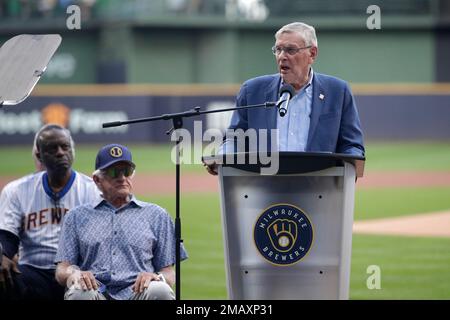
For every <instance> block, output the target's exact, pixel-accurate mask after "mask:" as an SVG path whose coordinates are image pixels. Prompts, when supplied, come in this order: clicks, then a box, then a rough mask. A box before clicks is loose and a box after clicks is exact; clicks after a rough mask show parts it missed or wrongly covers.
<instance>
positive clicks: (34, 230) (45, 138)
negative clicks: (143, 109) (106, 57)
mask: <svg viewBox="0 0 450 320" xmlns="http://www.w3.org/2000/svg"><path fill="white" fill-rule="evenodd" d="M36 149H37V152H36V155H37V157H38V159H39V160H40V161H41V162H42V164H43V166H44V167H45V171H41V172H37V173H34V174H31V175H28V176H25V177H23V178H21V179H19V180H16V181H14V182H13V184H12V186H11V187H9V188H8V189H7V190H3V191H2V194H1V195H0V243H1V244H2V247H3V256H2V268H1V271H2V273H1V276H0V286H2V287H3V288H6V289H7V290H8V294H7V295H6V296H7V297H12V296H16V297H17V298H19V299H62V298H63V294H64V289H63V288H61V287H60V286H59V285H58V283H57V282H56V281H55V280H54V277H55V265H54V258H55V254H56V250H57V246H58V239H59V233H60V229H61V224H62V218H63V216H64V215H65V214H66V213H67V211H69V209H71V208H73V207H75V206H77V205H80V204H84V203H88V202H90V201H94V199H96V198H97V197H98V196H99V193H98V191H97V188H96V187H95V184H94V183H93V181H92V179H91V178H89V177H87V176H85V175H83V174H81V173H78V172H75V171H74V170H72V163H73V158H74V145H73V140H72V137H71V135H70V132H69V131H68V130H67V129H65V128H63V127H61V126H58V125H46V126H44V127H43V128H41V130H40V131H39V132H38V133H37V136H36ZM19 246H20V254H19V257H20V258H19V265H18V268H15V266H14V263H12V261H11V259H12V258H13V257H14V255H15V254H16V253H17V252H18V250H19Z"/></svg>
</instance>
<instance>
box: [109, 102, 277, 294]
mask: <svg viewBox="0 0 450 320" xmlns="http://www.w3.org/2000/svg"><path fill="white" fill-rule="evenodd" d="M280 103H281V102H265V103H261V104H254V105H249V106H241V107H233V108H225V109H216V110H209V111H201V110H200V109H201V108H200V107H194V108H193V109H191V110H188V111H184V112H178V113H170V114H163V115H161V116H156V117H148V118H139V119H132V120H127V121H113V122H106V123H103V124H102V127H103V128H112V127H118V126H122V125H127V124H133V123H140V122H151V121H159V120H172V125H173V127H172V128H171V129H170V130H168V131H167V132H166V134H167V135H169V134H171V133H172V132H173V131H174V130H175V131H176V130H177V129H180V128H182V127H183V118H189V117H196V116H199V115H202V114H208V113H217V112H226V111H234V110H240V109H253V108H262V107H264V108H268V107H275V106H278V105H279V104H280ZM180 142H181V139H180V137H179V136H177V138H176V142H175V148H176V164H175V185H176V193H175V208H176V209H175V212H176V213H175V281H176V290H175V297H176V300H180V295H181V269H180V268H181V266H180V262H181V261H180V260H181V243H182V242H183V239H182V238H181V217H180V146H179V144H180Z"/></svg>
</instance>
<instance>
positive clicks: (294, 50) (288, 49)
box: [272, 46, 312, 56]
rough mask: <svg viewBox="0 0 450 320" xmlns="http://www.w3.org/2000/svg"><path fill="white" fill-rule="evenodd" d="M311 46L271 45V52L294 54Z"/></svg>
mask: <svg viewBox="0 0 450 320" xmlns="http://www.w3.org/2000/svg"><path fill="white" fill-rule="evenodd" d="M311 47H312V46H307V47H302V48H295V47H277V46H273V47H272V53H273V54H274V55H276V56H279V55H280V54H281V52H283V51H284V52H286V53H287V54H288V55H290V56H293V55H294V54H296V53H297V52H299V51H300V50H303V49H309V48H311Z"/></svg>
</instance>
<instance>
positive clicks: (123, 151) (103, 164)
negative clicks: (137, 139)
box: [95, 143, 136, 170]
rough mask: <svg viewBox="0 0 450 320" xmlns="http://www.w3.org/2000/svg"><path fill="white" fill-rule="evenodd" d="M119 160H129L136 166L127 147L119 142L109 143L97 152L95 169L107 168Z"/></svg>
mask: <svg viewBox="0 0 450 320" xmlns="http://www.w3.org/2000/svg"><path fill="white" fill-rule="evenodd" d="M117 162H128V163H129V164H130V165H131V166H133V167H136V165H135V164H134V163H133V161H132V157H131V152H130V150H128V148H127V147H125V146H123V145H121V144H117V143H113V144H108V145H106V146H104V147H103V148H101V149H100V151H99V152H98V153H97V158H96V159H95V170H103V169H106V168H108V167H109V166H111V165H113V164H114V163H117Z"/></svg>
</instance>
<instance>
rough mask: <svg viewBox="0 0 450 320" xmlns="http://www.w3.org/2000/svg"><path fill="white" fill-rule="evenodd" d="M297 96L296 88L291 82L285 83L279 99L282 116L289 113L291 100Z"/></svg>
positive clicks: (278, 104)
mask: <svg viewBox="0 0 450 320" xmlns="http://www.w3.org/2000/svg"><path fill="white" fill-rule="evenodd" d="M293 96H295V89H294V87H293V86H291V85H290V84H284V85H283V86H282V87H281V89H280V99H278V101H277V107H278V112H279V113H280V117H284V116H285V115H286V113H287V109H288V105H289V100H291V98H292V97H293Z"/></svg>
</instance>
